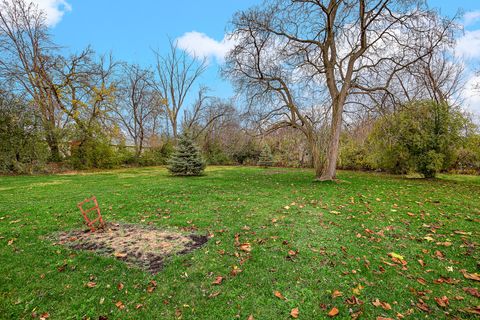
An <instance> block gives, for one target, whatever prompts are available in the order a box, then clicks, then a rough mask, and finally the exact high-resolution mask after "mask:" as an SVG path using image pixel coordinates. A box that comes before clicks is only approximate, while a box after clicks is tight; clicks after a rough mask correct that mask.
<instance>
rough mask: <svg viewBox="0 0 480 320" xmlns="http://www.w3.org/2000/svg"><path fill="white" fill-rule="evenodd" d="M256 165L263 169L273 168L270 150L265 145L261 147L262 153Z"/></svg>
mask: <svg viewBox="0 0 480 320" xmlns="http://www.w3.org/2000/svg"><path fill="white" fill-rule="evenodd" d="M257 165H258V166H261V167H264V168H266V167H271V166H273V156H272V151H271V150H270V147H269V146H268V144H265V145H264V146H263V149H262V152H261V153H260V156H259V158H258V163H257Z"/></svg>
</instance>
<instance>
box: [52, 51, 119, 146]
mask: <svg viewBox="0 0 480 320" xmlns="http://www.w3.org/2000/svg"><path fill="white" fill-rule="evenodd" d="M116 67H117V63H116V62H115V61H114V59H113V57H112V56H111V55H102V56H100V57H98V58H97V57H96V56H95V53H94V52H93V51H92V50H91V49H90V48H87V49H85V50H83V51H82V52H80V53H79V54H74V55H71V56H70V57H68V58H63V57H62V58H59V62H58V63H57V65H56V69H55V77H54V79H53V80H54V81H55V82H52V83H51V86H52V87H53V88H54V90H52V101H53V103H54V105H55V107H56V108H57V109H58V110H61V111H62V112H63V113H64V115H65V119H64V121H65V123H66V124H70V123H73V124H74V125H75V127H76V132H77V142H78V144H79V148H80V149H81V148H83V146H84V145H85V143H86V142H87V141H90V140H91V139H93V138H94V137H95V136H96V135H98V134H103V133H104V132H105V131H106V130H107V129H108V128H109V127H110V126H109V124H108V123H107V121H108V116H107V113H108V112H109V110H110V108H111V105H112V104H113V103H114V93H115V88H116V83H115V80H114V77H113V76H114V74H115V70H116Z"/></svg>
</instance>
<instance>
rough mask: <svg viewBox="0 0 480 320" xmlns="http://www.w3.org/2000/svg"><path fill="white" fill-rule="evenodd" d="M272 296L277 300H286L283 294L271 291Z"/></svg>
mask: <svg viewBox="0 0 480 320" xmlns="http://www.w3.org/2000/svg"><path fill="white" fill-rule="evenodd" d="M273 294H274V295H275V297H277V298H279V299H282V300H286V298H285V297H284V296H283V294H281V293H280V291H273Z"/></svg>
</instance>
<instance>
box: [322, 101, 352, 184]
mask: <svg viewBox="0 0 480 320" xmlns="http://www.w3.org/2000/svg"><path fill="white" fill-rule="evenodd" d="M344 101H345V99H344V98H343V97H342V98H340V99H338V100H336V101H334V103H333V106H332V108H333V114H332V125H331V128H330V137H329V142H328V149H327V154H326V159H325V160H326V163H325V166H324V168H323V171H322V173H321V175H320V177H318V176H317V180H319V181H329V180H334V179H335V178H336V174H337V160H338V154H339V151H340V133H341V131H342V118H343V117H342V114H343V105H344Z"/></svg>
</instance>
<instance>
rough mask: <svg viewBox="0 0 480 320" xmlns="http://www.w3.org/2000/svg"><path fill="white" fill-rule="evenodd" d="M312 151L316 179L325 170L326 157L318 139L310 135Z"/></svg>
mask: <svg viewBox="0 0 480 320" xmlns="http://www.w3.org/2000/svg"><path fill="white" fill-rule="evenodd" d="M308 140H309V145H310V152H311V153H312V162H313V169H314V170H315V179H319V178H320V176H321V175H322V172H323V166H324V160H325V159H324V157H323V153H322V150H321V148H320V145H319V143H318V139H315V138H314V137H308Z"/></svg>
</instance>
